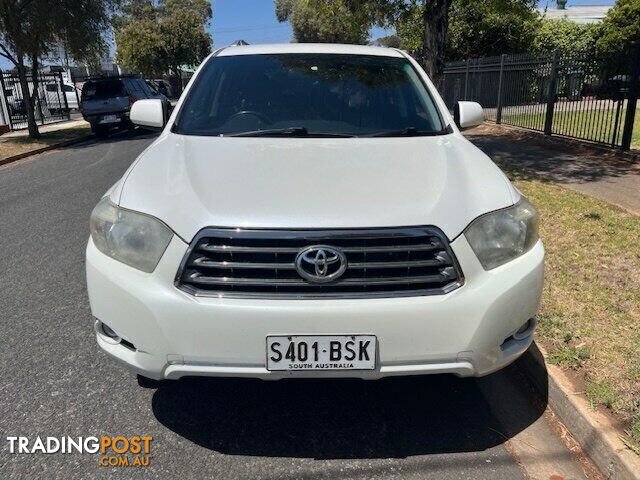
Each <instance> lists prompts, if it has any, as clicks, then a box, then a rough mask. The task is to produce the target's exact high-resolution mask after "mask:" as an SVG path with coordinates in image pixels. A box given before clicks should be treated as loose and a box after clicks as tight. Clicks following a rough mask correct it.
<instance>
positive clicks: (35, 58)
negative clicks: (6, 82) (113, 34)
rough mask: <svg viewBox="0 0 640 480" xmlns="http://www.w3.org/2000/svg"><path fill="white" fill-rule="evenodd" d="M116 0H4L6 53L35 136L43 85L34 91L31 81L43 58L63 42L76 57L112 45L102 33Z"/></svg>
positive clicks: (1, 27) (0, 46)
mask: <svg viewBox="0 0 640 480" xmlns="http://www.w3.org/2000/svg"><path fill="white" fill-rule="evenodd" d="M114 1H115V0H114ZM111 6H112V0H57V1H56V2H54V3H53V4H52V2H50V1H48V0H1V1H0V55H2V56H3V57H5V58H7V59H8V60H9V61H11V62H12V63H13V64H14V65H15V67H16V70H17V72H18V77H19V80H20V86H21V88H22V91H23V92H24V103H25V108H26V111H27V125H28V128H29V136H30V137H32V138H35V137H38V136H39V131H38V126H37V124H36V121H35V115H34V107H35V102H36V99H37V94H38V89H33V91H32V93H31V94H29V93H28V92H29V91H30V88H29V82H31V83H32V84H33V85H36V84H37V80H38V68H39V65H40V62H41V60H42V59H43V58H45V57H46V56H48V55H49V54H50V53H51V52H52V51H53V50H54V49H56V48H57V47H58V46H60V45H62V46H64V48H65V50H66V52H67V55H68V56H70V57H71V58H73V59H75V60H92V59H95V58H97V57H98V56H99V55H100V54H101V53H103V52H104V51H105V50H106V44H105V42H104V41H103V39H102V34H103V33H104V32H105V30H106V29H107V27H108V24H109V16H108V11H109V8H111ZM28 65H29V66H30V67H31V69H30V70H31V72H30V78H28V75H29V72H28V71H27V66H28Z"/></svg>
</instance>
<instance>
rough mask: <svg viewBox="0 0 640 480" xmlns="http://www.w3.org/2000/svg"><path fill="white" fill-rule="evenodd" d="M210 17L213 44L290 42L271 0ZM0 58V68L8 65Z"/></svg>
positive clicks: (253, 0) (222, 8) (596, 1)
mask: <svg viewBox="0 0 640 480" xmlns="http://www.w3.org/2000/svg"><path fill="white" fill-rule="evenodd" d="M614 3H615V0H568V5H569V6H571V5H613V4H614ZM212 4H213V20H212V21H211V25H210V26H209V30H210V32H211V35H212V36H213V43H214V47H221V46H224V45H229V44H230V43H232V42H234V41H235V40H240V39H242V40H245V41H247V42H249V43H252V44H253V43H287V42H289V41H291V38H292V34H291V25H290V24H289V23H288V22H286V23H279V22H278V19H277V18H276V15H275V8H274V4H273V1H272V0H212ZM547 5H548V6H549V8H554V7H555V0H540V1H539V2H538V6H539V7H545V6H547ZM387 33H389V32H387V31H385V30H382V29H380V28H376V29H373V30H372V31H371V38H373V39H375V38H379V37H382V36H384V35H386V34H387ZM11 67H12V65H11V64H10V63H9V62H8V60H6V59H4V58H2V57H0V68H11Z"/></svg>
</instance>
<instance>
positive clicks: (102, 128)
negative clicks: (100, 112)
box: [91, 125, 109, 138]
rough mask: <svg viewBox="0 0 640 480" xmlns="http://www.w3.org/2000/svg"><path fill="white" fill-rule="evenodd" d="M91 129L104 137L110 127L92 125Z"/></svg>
mask: <svg viewBox="0 0 640 480" xmlns="http://www.w3.org/2000/svg"><path fill="white" fill-rule="evenodd" d="M91 131H92V132H93V133H94V134H95V135H96V137H100V138H104V137H106V136H107V133H108V131H109V130H108V128H107V127H105V126H103V125H91Z"/></svg>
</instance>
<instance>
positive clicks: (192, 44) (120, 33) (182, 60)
mask: <svg viewBox="0 0 640 480" xmlns="http://www.w3.org/2000/svg"><path fill="white" fill-rule="evenodd" d="M212 15H213V12H212V10H211V4H210V3H209V2H208V1H207V0H160V1H158V2H157V3H154V2H152V1H151V0H126V1H125V2H124V3H123V4H122V6H121V9H120V11H119V13H118V15H117V16H116V18H115V19H114V26H115V30H116V59H117V61H118V62H119V63H120V64H122V65H123V66H125V67H128V68H130V69H131V70H134V71H136V72H140V73H142V74H143V75H145V76H148V77H152V76H157V75H161V74H164V73H166V72H170V73H172V74H173V75H174V76H177V75H179V73H180V68H181V67H182V66H185V65H186V66H196V65H198V64H199V63H200V62H201V61H202V60H203V59H204V58H205V57H206V56H207V55H208V54H209V53H210V51H211V44H212V38H211V35H210V34H209V32H208V31H207V30H206V27H207V25H208V23H209V21H210V20H211V17H212Z"/></svg>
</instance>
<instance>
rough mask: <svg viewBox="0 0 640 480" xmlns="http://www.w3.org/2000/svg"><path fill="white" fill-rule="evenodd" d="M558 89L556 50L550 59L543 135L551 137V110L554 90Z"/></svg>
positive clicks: (553, 105)
mask: <svg viewBox="0 0 640 480" xmlns="http://www.w3.org/2000/svg"><path fill="white" fill-rule="evenodd" d="M557 88H558V50H554V51H553V57H552V58H551V78H550V79H549V98H547V114H546V116H545V118H544V134H545V135H551V128H552V127H553V108H554V107H555V104H556V90H557Z"/></svg>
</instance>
